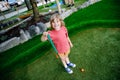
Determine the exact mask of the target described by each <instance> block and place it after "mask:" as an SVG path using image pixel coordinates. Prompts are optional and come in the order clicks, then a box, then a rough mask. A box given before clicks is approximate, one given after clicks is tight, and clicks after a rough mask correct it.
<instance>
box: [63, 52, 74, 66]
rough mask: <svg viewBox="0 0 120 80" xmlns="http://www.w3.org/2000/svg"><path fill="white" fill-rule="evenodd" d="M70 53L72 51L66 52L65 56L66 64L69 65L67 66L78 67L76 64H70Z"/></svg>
mask: <svg viewBox="0 0 120 80" xmlns="http://www.w3.org/2000/svg"><path fill="white" fill-rule="evenodd" d="M69 53H70V50H68V52H66V54H65V56H66V57H65V62H66V64H67V66H70V67H73V68H74V67H76V64H74V63H71V62H70V60H69V57H68V55H69Z"/></svg>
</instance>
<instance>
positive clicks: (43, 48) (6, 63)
mask: <svg viewBox="0 0 120 80" xmlns="http://www.w3.org/2000/svg"><path fill="white" fill-rule="evenodd" d="M119 3H120V2H119V0H102V1H101V2H99V3H96V4H93V5H91V6H89V7H87V8H85V9H81V10H79V11H77V12H75V13H73V14H72V15H71V16H69V17H68V18H66V19H65V23H66V27H67V28H68V31H69V35H70V38H71V40H72V42H73V44H74V48H72V51H71V55H70V59H71V60H72V61H73V62H75V63H76V64H77V67H76V68H75V69H74V74H73V75H69V74H67V73H66V72H65V71H64V68H63V67H62V65H61V62H60V60H59V59H56V58H55V56H54V51H53V49H51V45H50V43H49V42H45V43H43V42H40V35H39V36H36V37H34V38H33V39H31V40H29V41H28V42H25V43H24V44H21V45H19V46H16V47H14V48H12V49H10V50H8V51H5V52H3V53H0V79H1V80H119V79H120V78H119V74H120V72H119V70H120V64H119V62H120V55H119V53H120V46H119V43H120V38H119V36H120V29H119V27H120V15H119V14H120V9H119ZM93 28H95V29H93ZM50 49H51V50H50ZM81 67H83V68H85V72H84V73H81V72H80V71H79V68H81Z"/></svg>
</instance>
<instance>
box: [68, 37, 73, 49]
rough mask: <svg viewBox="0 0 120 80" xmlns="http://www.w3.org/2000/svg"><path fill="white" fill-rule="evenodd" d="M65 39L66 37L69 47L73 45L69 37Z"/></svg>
mask: <svg viewBox="0 0 120 80" xmlns="http://www.w3.org/2000/svg"><path fill="white" fill-rule="evenodd" d="M67 39H68V42H69V44H70V47H73V44H72V42H71V40H70V38H69V37H68V38H67Z"/></svg>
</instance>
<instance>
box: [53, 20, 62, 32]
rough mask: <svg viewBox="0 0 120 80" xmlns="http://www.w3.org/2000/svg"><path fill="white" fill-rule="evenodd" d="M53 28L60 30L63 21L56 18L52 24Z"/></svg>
mask: <svg viewBox="0 0 120 80" xmlns="http://www.w3.org/2000/svg"><path fill="white" fill-rule="evenodd" d="M52 26H53V28H54V29H55V30H60V27H61V21H60V20H59V19H58V18H55V19H54V21H53V22H52Z"/></svg>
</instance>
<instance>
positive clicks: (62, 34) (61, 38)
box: [48, 26, 70, 53]
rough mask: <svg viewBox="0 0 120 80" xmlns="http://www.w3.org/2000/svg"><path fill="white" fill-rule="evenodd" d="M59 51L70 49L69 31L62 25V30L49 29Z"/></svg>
mask: <svg viewBox="0 0 120 80" xmlns="http://www.w3.org/2000/svg"><path fill="white" fill-rule="evenodd" d="M48 33H49V35H50V37H51V39H52V41H53V43H54V45H55V47H56V49H57V50H58V53H65V52H67V51H68V50H69V49H70V44H69V42H68V39H67V37H68V32H67V29H66V28H65V27H64V26H62V27H61V29H60V30H58V31H56V30H51V31H48Z"/></svg>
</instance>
